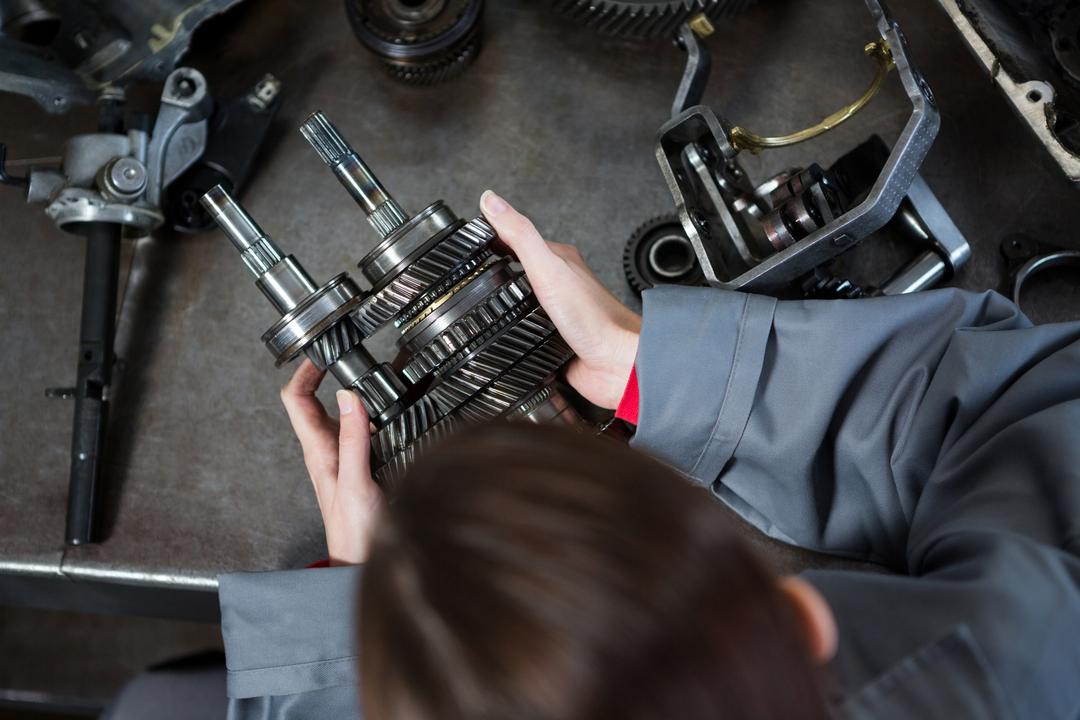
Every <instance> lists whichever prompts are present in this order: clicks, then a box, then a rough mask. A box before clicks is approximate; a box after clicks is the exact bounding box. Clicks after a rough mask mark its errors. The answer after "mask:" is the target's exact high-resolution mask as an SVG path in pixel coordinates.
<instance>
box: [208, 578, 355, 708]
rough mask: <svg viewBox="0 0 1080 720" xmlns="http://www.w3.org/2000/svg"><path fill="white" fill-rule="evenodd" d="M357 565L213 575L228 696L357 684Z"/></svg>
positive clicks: (264, 694)
mask: <svg viewBox="0 0 1080 720" xmlns="http://www.w3.org/2000/svg"><path fill="white" fill-rule="evenodd" d="M360 572H361V569H360V567H358V566H352V567H335V568H327V569H325V570H320V571H319V572H309V571H305V570H288V571H283V572H263V573H232V574H229V575H222V576H221V577H220V578H219V579H218V599H219V602H220V603H221V636H222V639H223V640H224V643H225V665H226V666H227V668H228V671H229V672H228V680H227V686H226V687H227V692H228V695H229V697H230V698H234V699H237V698H252V697H262V696H273V695H291V694H294V693H300V692H311V691H314V690H321V689H324V688H329V687H336V686H340V685H355V684H356V679H357V677H358V676H359V675H358V666H357V662H358V660H357V652H356V647H355V635H356V633H355V632H353V630H352V628H354V627H355V624H356V623H355V618H356V600H357V592H358V589H359V587H358V586H359V579H360Z"/></svg>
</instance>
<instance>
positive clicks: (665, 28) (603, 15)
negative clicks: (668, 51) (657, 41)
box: [556, 0, 754, 38]
mask: <svg viewBox="0 0 1080 720" xmlns="http://www.w3.org/2000/svg"><path fill="white" fill-rule="evenodd" d="M753 2H754V0H556V6H557V7H558V8H559V10H561V11H562V12H563V14H565V15H566V16H568V17H570V18H572V19H574V20H579V21H581V22H583V23H584V24H585V25H588V26H589V27H592V28H595V29H597V30H599V31H601V32H604V33H610V34H613V35H627V36H630V37H640V38H655V37H663V36H666V35H674V34H675V32H676V31H677V30H678V29H679V26H680V25H682V24H683V23H684V22H686V21H688V20H690V19H691V18H693V17H695V16H697V15H701V14H704V15H705V16H706V17H708V18H709V19H711V20H715V19H717V18H720V17H725V16H730V15H734V14H735V13H737V12H739V11H741V10H743V9H745V8H747V7H749V6H750V5H751V4H753Z"/></svg>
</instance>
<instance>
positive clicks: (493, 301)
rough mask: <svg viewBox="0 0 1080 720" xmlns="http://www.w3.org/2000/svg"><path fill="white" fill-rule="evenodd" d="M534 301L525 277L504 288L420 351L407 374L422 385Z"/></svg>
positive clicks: (416, 353)
mask: <svg viewBox="0 0 1080 720" xmlns="http://www.w3.org/2000/svg"><path fill="white" fill-rule="evenodd" d="M531 297H532V287H530V285H529V281H528V279H527V278H526V277H525V276H524V275H519V276H518V277H516V278H514V279H513V280H510V281H509V282H507V283H505V284H503V285H502V286H501V287H500V288H499V289H498V290H496V291H495V292H494V293H492V294H491V295H489V296H487V298H485V299H484V301H483V302H481V303H479V304H478V305H476V306H474V307H473V308H472V309H471V310H470V311H469V312H468V313H466V314H465V315H464V316H462V317H461V318H460V319H459V320H457V321H456V322H454V323H453V324H452V325H450V326H449V327H447V328H446V329H445V330H443V331H442V332H440V333H439V334H438V335H436V336H435V337H434V338H433V339H432V340H431V341H430V342H428V343H427V344H426V345H424V346H423V347H422V348H420V349H418V350H416V351H415V352H414V353H413V356H412V359H410V360H409V362H408V363H407V364H406V365H405V368H404V369H403V371H402V372H403V374H404V375H405V377H407V378H408V379H409V380H410V381H412V382H414V383H416V382H420V381H421V380H422V379H424V378H425V377H427V376H428V375H430V374H431V373H432V372H434V371H435V370H436V368H438V367H440V366H441V365H442V364H443V363H445V362H446V361H447V360H449V359H450V358H451V357H453V356H454V354H455V353H457V352H459V351H461V350H463V349H464V348H466V347H468V345H469V343H471V342H473V341H474V340H476V339H477V338H480V337H481V336H482V335H484V333H486V332H488V331H491V330H495V329H498V328H501V327H504V326H505V325H506V324H507V323H508V322H509V321H512V320H513V319H515V313H513V310H514V308H516V307H519V306H523V305H524V304H525V303H527V302H529V301H530V299H531Z"/></svg>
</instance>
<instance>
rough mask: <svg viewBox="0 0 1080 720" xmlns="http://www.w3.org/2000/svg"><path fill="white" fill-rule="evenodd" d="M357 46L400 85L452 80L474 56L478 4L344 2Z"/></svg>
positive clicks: (477, 0)
mask: <svg viewBox="0 0 1080 720" xmlns="http://www.w3.org/2000/svg"><path fill="white" fill-rule="evenodd" d="M345 11H346V13H347V14H348V17H349V23H350V24H351V25H352V28H353V32H354V33H355V34H356V37H357V39H358V40H359V41H360V43H361V44H362V45H363V46H364V47H366V48H367V49H369V50H371V52H373V53H375V55H377V56H378V57H379V58H380V60H381V61H382V63H383V66H384V67H385V69H386V70H387V71H388V72H389V73H390V74H391V75H392V76H393V77H395V78H397V79H398V80H401V81H402V82H405V83H409V84H413V85H428V84H431V83H436V82H440V81H442V80H447V79H449V78H451V77H454V76H455V75H457V74H458V73H460V72H461V71H462V70H464V69H465V68H466V67H468V66H469V64H470V63H471V62H472V61H473V60H474V59H475V58H476V56H477V54H479V52H480V37H481V33H480V30H481V19H482V16H483V12H484V0H345Z"/></svg>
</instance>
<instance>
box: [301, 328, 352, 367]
mask: <svg viewBox="0 0 1080 720" xmlns="http://www.w3.org/2000/svg"><path fill="white" fill-rule="evenodd" d="M365 337H367V336H366V335H365V334H364V331H363V330H361V329H360V324H359V323H358V322H357V321H356V320H355V319H354V318H352V317H347V318H345V319H343V320H342V321H341V322H338V323H335V324H334V325H333V326H332V327H331V328H330V329H329V330H327V331H326V332H324V333H323V334H322V335H320V336H319V337H318V338H316V339H315V342H313V343H311V344H310V345H308V346H307V348H305V352H306V353H307V356H308V357H309V358H311V361H312V362H313V363H315V366H316V367H318V368H319V369H320V370H326V369H327V368H328V367H330V366H331V365H333V364H334V363H336V362H337V361H338V359H339V358H340V357H341V356H342V355H344V354H345V353H347V352H349V350H351V349H353V348H354V347H356V346H357V345H359V344H360V343H361V342H363V340H364V338H365Z"/></svg>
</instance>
